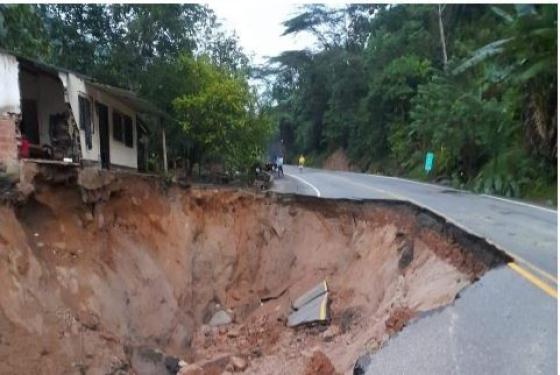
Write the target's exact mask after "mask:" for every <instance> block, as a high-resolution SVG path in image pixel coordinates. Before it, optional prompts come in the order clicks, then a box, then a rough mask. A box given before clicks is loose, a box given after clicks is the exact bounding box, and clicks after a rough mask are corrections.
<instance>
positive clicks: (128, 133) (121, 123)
mask: <svg viewBox="0 0 560 375" xmlns="http://www.w3.org/2000/svg"><path fill="white" fill-rule="evenodd" d="M133 133H134V131H133V128H132V118H131V117H130V116H127V115H124V114H122V113H120V112H118V111H113V139H114V140H115V141H117V142H121V143H124V144H125V145H126V146H127V147H134V134H133Z"/></svg>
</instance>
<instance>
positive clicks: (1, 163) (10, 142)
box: [0, 115, 18, 170]
mask: <svg viewBox="0 0 560 375" xmlns="http://www.w3.org/2000/svg"><path fill="white" fill-rule="evenodd" d="M17 159H18V150H17V140H16V119H15V118H14V117H11V116H2V115H0V170H1V169H4V170H5V168H6V167H7V166H9V165H10V164H13V162H15V161H17Z"/></svg>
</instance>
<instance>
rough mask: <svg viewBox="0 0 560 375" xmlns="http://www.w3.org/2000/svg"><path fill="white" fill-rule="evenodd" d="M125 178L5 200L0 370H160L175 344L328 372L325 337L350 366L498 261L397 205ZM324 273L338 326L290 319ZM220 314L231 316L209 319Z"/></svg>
mask: <svg viewBox="0 0 560 375" xmlns="http://www.w3.org/2000/svg"><path fill="white" fill-rule="evenodd" d="M117 182H118V185H117V186H118V187H117V188H115V187H114V186H113V188H111V191H112V195H111V197H110V198H109V199H104V200H101V201H98V202H97V203H88V204H85V203H83V196H82V194H81V192H80V191H79V190H78V188H77V187H76V186H65V185H53V184H43V185H41V186H37V187H36V189H35V193H34V194H33V196H32V197H31V198H29V199H28V201H27V202H25V203H24V204H21V205H19V206H17V207H10V206H0V285H2V287H3V291H2V293H0V374H23V373H29V374H39V373H40V374H80V373H81V374H156V373H162V371H167V370H166V369H165V366H164V365H165V363H166V356H174V357H177V358H181V359H184V360H185V361H186V362H188V363H196V366H200V367H199V368H200V369H203V371H204V372H203V373H206V374H211V373H216V374H220V373H223V371H229V370H231V371H244V372H245V373H248V374H286V373H289V374H303V373H304V372H305V371H307V372H309V371H310V370H309V369H310V368H315V367H317V368H322V369H326V370H325V371H327V370H328V371H331V370H332V369H331V367H330V364H329V363H326V364H325V363H323V362H322V361H324V360H325V358H324V356H322V355H321V354H317V349H319V350H320V352H322V353H324V354H325V355H326V358H327V359H328V360H330V362H331V363H332V366H334V367H333V369H336V371H337V372H340V373H347V372H348V371H350V369H351V368H352V365H353V363H354V361H355V360H356V359H357V358H358V356H359V355H360V354H362V353H363V352H364V351H365V350H376V349H377V348H378V347H379V346H380V345H381V344H382V343H383V342H385V341H386V340H387V339H388V338H389V336H390V334H392V333H393V332H396V331H398V330H400V329H401V328H402V327H403V326H404V325H405V324H406V322H407V321H408V320H409V319H410V318H411V317H413V316H414V315H415V314H416V313H417V312H421V311H427V310H431V309H434V308H437V307H440V306H443V305H445V304H448V303H450V302H451V301H453V299H454V298H455V296H456V295H457V293H458V292H459V291H460V290H461V289H462V288H464V287H466V286H467V285H469V284H470V283H471V282H472V281H473V280H475V279H476V278H477V277H479V276H480V275H482V274H483V273H484V272H485V271H486V270H487V269H488V268H489V267H491V266H493V265H495V264H497V263H498V262H499V261H500V258H499V255H497V254H496V253H494V252H492V250H491V249H490V248H489V247H488V246H487V245H485V244H482V243H481V242H480V241H478V240H476V239H473V238H470V237H469V236H468V235H465V234H463V233H461V232H460V231H458V230H456V229H454V228H452V227H449V226H447V224H445V223H443V222H442V221H439V220H437V219H436V218H434V217H432V216H431V215H429V214H427V213H426V212H423V211H420V210H417V209H414V208H412V207H409V206H407V205H404V204H390V203H375V202H373V203H361V204H360V203H352V202H348V201H319V200H317V199H308V198H285V197H278V196H269V197H265V196H262V195H253V194H250V193H245V192H240V191H227V190H197V189H193V190H181V189H179V188H177V187H171V188H168V187H165V186H163V185H161V184H160V183H158V182H157V181H155V180H146V179H142V178H139V177H123V176H121V177H119V179H118V181H117ZM323 279H326V280H327V282H328V284H329V289H330V300H331V304H330V306H329V311H330V325H329V326H316V327H311V328H298V329H295V330H294V329H288V328H286V327H285V318H286V312H287V310H288V307H289V305H290V301H291V300H293V299H295V298H296V297H297V296H298V295H299V294H300V293H301V292H303V291H305V290H306V288H308V287H310V286H312V285H314V284H316V283H317V282H318V281H320V280H323ZM218 310H226V311H228V312H229V313H230V314H231V315H232V316H233V317H234V318H233V322H232V323H231V324H229V325H226V326H221V327H210V326H209V325H208V322H209V320H210V319H211V318H212V316H213V315H214V313H215V312H216V311H218ZM232 355H234V356H236V360H235V361H232V359H231V356H232ZM236 361H237V362H236ZM313 366H315V367H313ZM167 368H168V369H169V367H167ZM306 369H307V370H306ZM169 371H171V370H169ZM195 371H196V369H195ZM321 371H323V370H321ZM331 372H332V371H331ZM193 373H196V372H193Z"/></svg>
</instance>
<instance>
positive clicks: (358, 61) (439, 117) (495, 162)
mask: <svg viewBox="0 0 560 375" xmlns="http://www.w3.org/2000/svg"><path fill="white" fill-rule="evenodd" d="M284 26H285V34H287V35H290V34H298V33H311V34H312V35H314V36H315V37H316V46H315V47H314V48H313V49H311V50H302V51H288V52H285V53H283V54H281V55H280V56H277V57H275V58H273V59H271V61H270V65H269V66H267V67H265V68H263V70H262V71H261V73H262V74H263V76H264V77H267V79H268V91H267V94H268V100H270V101H271V102H272V103H274V104H275V108H274V116H275V121H277V123H278V129H279V132H278V135H277V136H278V137H279V138H282V139H283V140H284V142H285V144H286V145H287V150H288V151H289V152H290V154H289V158H290V159H294V158H295V157H296V155H299V153H304V154H306V155H309V160H314V161H315V163H317V164H319V165H320V163H321V162H322V160H324V159H325V158H326V157H327V156H329V155H331V154H332V153H333V152H335V151H336V150H338V149H340V148H342V149H343V150H344V152H345V153H346V155H347V156H348V158H349V160H350V162H351V163H352V165H353V167H354V168H356V169H358V170H362V171H370V172H376V173H383V174H389V175H398V176H408V177H413V178H417V179H424V180H438V181H447V182H448V183H449V184H451V185H453V186H456V187H461V188H467V189H473V190H475V191H477V192H485V193H491V194H499V195H505V196H512V197H527V198H530V199H536V200H550V201H553V202H556V190H557V187H556V178H557V116H558V115H557V113H558V112H557V39H556V36H557V7H556V5H515V6H513V5H499V6H490V5H454V4H447V5H441V6H439V5H437V4H433V5H393V6H381V5H357V4H355V5H349V6H346V7H339V8H329V7H326V6H322V5H306V6H304V7H302V8H301V12H300V13H299V14H297V15H296V16H294V17H293V18H291V19H289V20H286V21H285V23H284ZM426 152H433V153H434V155H435V164H434V169H433V170H432V171H431V172H430V173H429V174H426V172H425V171H424V158H425V155H426Z"/></svg>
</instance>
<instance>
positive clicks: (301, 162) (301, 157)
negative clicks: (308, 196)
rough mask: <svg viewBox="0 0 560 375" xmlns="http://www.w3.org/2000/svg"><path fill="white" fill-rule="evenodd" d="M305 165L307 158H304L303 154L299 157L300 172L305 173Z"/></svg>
mask: <svg viewBox="0 0 560 375" xmlns="http://www.w3.org/2000/svg"><path fill="white" fill-rule="evenodd" d="M304 164H305V158H304V157H303V154H301V155H300V156H299V161H298V168H299V171H300V172H303V165H304Z"/></svg>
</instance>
